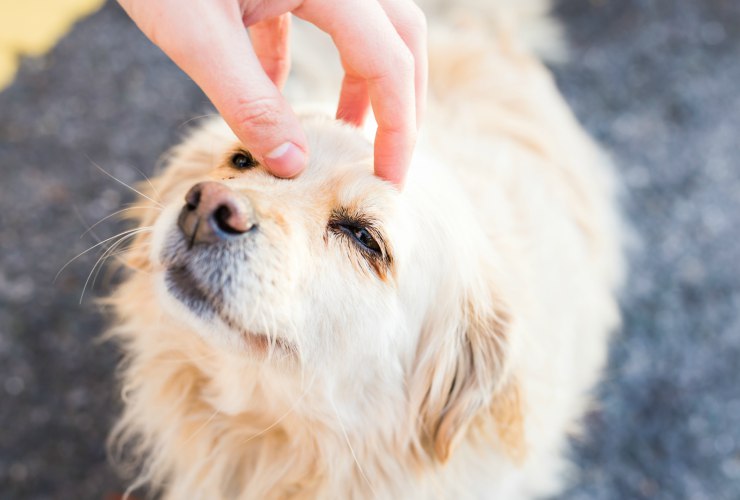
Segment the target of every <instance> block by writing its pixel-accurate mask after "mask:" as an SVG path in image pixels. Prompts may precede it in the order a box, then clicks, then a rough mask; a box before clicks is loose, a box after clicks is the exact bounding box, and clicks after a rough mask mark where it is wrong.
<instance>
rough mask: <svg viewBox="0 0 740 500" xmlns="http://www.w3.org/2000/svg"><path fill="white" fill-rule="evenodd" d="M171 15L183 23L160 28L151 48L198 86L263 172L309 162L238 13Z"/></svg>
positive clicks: (296, 168)
mask: <svg viewBox="0 0 740 500" xmlns="http://www.w3.org/2000/svg"><path fill="white" fill-rule="evenodd" d="M222 3H223V2H222ZM170 14H171V16H172V17H177V18H182V19H177V20H173V19H169V20H168V21H170V22H167V23H161V24H164V26H162V25H161V24H160V29H159V31H158V33H157V35H158V36H157V37H156V39H155V38H152V40H153V41H154V43H155V44H157V45H158V46H159V47H160V48H161V49H162V50H163V51H164V52H165V53H166V54H167V55H168V56H169V57H170V58H171V59H172V60H173V61H174V62H175V63H176V64H177V65H178V66H179V67H180V68H181V69H182V70H183V71H185V73H187V74H188V75H189V76H190V77H191V78H192V79H193V81H195V83H196V84H198V86H199V87H200V88H201V89H202V90H203V92H205V94H206V95H207V96H208V98H209V99H210V100H211V102H212V103H213V104H214V106H216V109H218V111H219V113H221V115H222V116H223V118H224V120H226V123H228V124H229V126H230V127H231V129H232V130H233V131H234V133H235V134H236V136H237V137H238V138H239V140H240V141H241V142H242V143H243V144H244V146H245V147H246V148H247V149H248V150H249V152H250V153H251V154H252V155H253V156H254V157H255V158H257V159H258V160H260V162H261V163H262V164H263V165H265V167H266V168H267V170H269V171H270V172H271V173H272V174H274V175H277V176H279V177H292V176H294V175H297V174H298V173H300V172H301V171H302V170H303V168H304V167H305V164H306V161H307V153H308V148H307V143H306V137H305V135H304V133H303V130H302V129H301V126H300V124H299V122H298V119H297V118H296V116H295V114H294V113H293V111H292V110H291V108H290V106H289V104H288V102H287V101H286V100H285V98H284V97H283V96H282V95H281V94H280V91H279V90H278V89H277V87H275V84H274V83H273V82H272V81H271V80H270V78H269V77H268V76H267V75H266V74H265V71H264V70H263V69H262V66H261V65H260V62H259V59H258V58H257V56H256V55H255V52H254V49H253V47H252V45H251V43H250V41H249V36H248V35H247V31H246V29H244V25H243V24H242V19H241V15H240V13H239V12H238V10H234V11H231V10H228V9H227V10H222V9H219V8H205V9H176V10H175V12H171V13H170ZM174 21H178V22H174Z"/></svg>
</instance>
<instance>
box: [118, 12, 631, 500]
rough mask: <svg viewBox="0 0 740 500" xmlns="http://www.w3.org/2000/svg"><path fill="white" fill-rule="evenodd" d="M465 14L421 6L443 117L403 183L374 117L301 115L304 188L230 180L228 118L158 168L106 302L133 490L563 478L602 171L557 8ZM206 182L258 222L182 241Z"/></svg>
mask: <svg viewBox="0 0 740 500" xmlns="http://www.w3.org/2000/svg"><path fill="white" fill-rule="evenodd" d="M431 3H432V4H433V2H431ZM455 5H456V8H455V11H454V12H453V11H451V10H450V9H447V8H446V7H445V6H444V5H437V4H433V5H429V6H427V7H428V9H429V10H428V12H429V15H430V21H429V22H430V26H429V29H430V58H431V61H430V72H431V74H430V85H431V93H430V102H429V113H428V117H427V119H426V121H425V129H424V131H423V135H422V140H421V142H420V145H419V147H418V149H417V152H416V154H415V157H414V159H413V164H412V167H411V170H410V174H409V178H408V181H407V185H406V188H405V190H404V191H403V192H402V193H399V192H398V191H397V190H396V189H394V188H393V187H392V186H390V185H388V184H386V183H385V182H383V181H381V180H379V179H377V178H375V177H374V176H373V175H372V145H371V144H370V142H369V141H368V140H367V139H365V138H364V136H363V134H362V133H361V132H360V131H358V130H356V129H353V128H351V127H348V126H346V125H342V124H340V123H337V122H335V121H334V120H331V119H329V118H326V117H323V116H318V115H313V114H306V115H304V116H303V118H302V120H303V125H304V128H305V130H306V133H307V135H308V139H309V144H310V148H311V160H310V162H311V163H310V165H309V167H308V169H307V170H306V171H305V172H304V173H303V174H302V175H300V176H299V177H298V178H296V179H294V180H281V179H275V178H273V177H271V176H270V175H268V174H267V173H266V172H265V171H264V170H263V169H262V168H261V167H259V166H258V167H256V168H254V169H250V170H247V171H237V170H235V169H234V168H233V166H231V165H230V162H229V158H230V157H231V155H232V154H233V153H234V152H235V151H239V150H240V148H241V146H240V144H239V143H238V141H237V140H236V139H235V137H234V136H233V134H232V132H231V131H230V130H229V129H228V128H227V127H226V126H225V125H224V123H223V122H222V121H221V120H220V119H215V120H212V121H210V122H208V123H206V124H205V125H204V126H202V127H201V128H199V129H198V130H196V131H194V132H193V133H192V135H190V136H189V137H188V138H187V139H186V140H185V141H184V142H183V143H182V144H181V145H180V146H178V147H177V148H176V149H175V150H174V151H173V153H172V155H171V157H170V159H169V161H168V162H167V166H166V168H165V170H164V172H163V173H162V174H161V175H160V176H159V177H157V178H156V179H153V181H152V187H151V188H150V189H149V191H148V196H149V197H151V198H152V199H154V200H156V204H152V207H151V209H150V210H148V211H147V212H146V214H145V215H144V216H143V217H142V219H141V220H140V221H139V223H140V226H141V227H142V228H143V229H142V232H141V234H139V235H138V237H137V240H136V242H135V243H134V244H133V245H132V247H131V249H130V251H129V253H128V262H129V264H130V267H131V268H132V269H133V271H132V272H131V273H130V274H129V276H128V277H127V279H126V281H125V282H124V283H123V284H122V285H121V286H120V287H119V288H118V290H117V291H116V292H115V294H114V295H113V296H112V297H111V298H110V304H111V305H112V306H113V308H114V310H115V313H116V317H117V322H116V325H115V327H114V328H113V329H112V332H111V336H112V337H113V338H115V340H116V341H117V342H119V343H120V345H121V348H122V349H123V351H124V353H125V361H124V363H123V365H122V368H121V376H122V383H123V399H124V402H125V409H124V414H123V416H122V417H121V419H120V421H119V423H118V425H117V426H116V428H115V430H114V432H113V435H112V442H113V444H114V448H115V449H117V450H118V451H119V452H120V454H121V455H123V456H124V457H127V461H126V463H125V465H129V466H131V467H132V469H133V470H136V471H138V476H137V477H138V481H137V482H135V483H134V486H137V485H141V484H147V485H149V487H151V488H153V489H154V490H158V491H160V492H161V494H162V496H163V497H164V498H168V499H175V498H177V499H180V498H188V499H192V498H200V499H208V500H216V499H236V498H238V499H252V498H254V499H260V498H373V497H374V498H409V499H410V498H500V499H507V500H509V499H518V498H531V497H534V496H538V495H543V494H549V493H553V492H555V491H557V489H558V488H559V487H561V486H562V484H563V480H564V478H565V476H564V465H565V463H566V461H565V459H564V458H563V452H564V447H565V445H566V442H567V437H568V435H569V433H571V432H572V431H574V430H575V429H576V428H577V422H578V419H579V417H580V416H581V415H582V414H583V412H584V411H585V410H586V408H587V406H588V404H589V391H590V389H591V388H592V386H593V385H594V383H595V382H596V380H597V378H598V375H599V372H600V370H601V368H602V366H603V364H604V360H605V354H606V347H607V341H608V334H609V332H610V331H611V330H612V329H613V328H614V327H615V326H616V325H617V323H618V312H617V306H616V304H615V299H614V291H615V288H616V287H617V286H618V283H619V280H620V275H621V263H620V262H621V261H620V251H619V242H618V237H619V227H618V218H617V215H616V210H615V205H614V192H613V191H614V187H613V180H612V176H611V172H610V168H609V165H608V163H607V161H606V160H605V159H604V157H603V155H602V154H601V152H600V151H599V149H598V148H597V147H596V146H595V145H594V143H593V142H592V141H591V140H590V139H589V138H588V137H587V136H586V134H585V133H584V132H583V131H582V129H581V128H580V127H579V125H578V124H577V122H576V121H575V119H574V118H573V116H572V114H571V113H570V111H569V110H568V109H567V107H566V105H565V104H564V102H563V100H562V98H561V97H560V95H559V94H558V92H557V90H556V88H555V86H554V85H553V82H552V79H551V77H550V75H549V73H548V71H547V70H546V69H545V68H544V67H543V66H542V64H541V63H540V62H539V61H538V60H537V58H536V57H535V56H534V55H533V50H534V49H535V48H537V47H540V48H541V47H543V46H548V47H552V46H554V44H555V41H553V38H552V37H553V36H554V35H555V34H556V33H557V30H556V29H555V28H554V27H553V26H554V25H553V24H552V23H550V22H549V21H548V20H547V18H546V17H544V13H545V10H544V8H543V6H544V3H543V2H536V1H535V2H523V1H520V2H514V1H498V2H490V1H485V2H484V1H472V0H470V1H465V2H456V3H455ZM520 33H525V34H526V36H524V37H520V36H518V34H520ZM314 76H315V78H310V77H306V78H304V81H307V82H309V85H310V84H313V85H316V82H320V81H323V80H322V79H323V78H324V76H325V75H323V74H316V75H314ZM299 86H300V85H299ZM204 180H212V181H217V182H221V183H224V184H226V185H228V186H229V187H230V188H231V189H232V190H234V191H236V192H238V193H239V194H240V195H241V196H245V197H247V199H248V200H249V201H250V203H251V205H252V206H253V207H254V210H255V213H256V218H257V220H258V222H259V230H258V231H256V232H255V233H254V234H251V233H250V235H247V236H246V237H242V238H238V239H236V240H235V241H230V242H228V243H223V244H217V245H207V246H200V247H199V246H195V247H192V248H188V246H187V242H185V241H184V238H183V236H182V234H181V233H180V231H179V229H178V227H177V223H176V219H177V214H178V212H179V211H180V209H181V207H182V205H183V203H184V201H183V198H184V195H185V193H186V192H187V191H188V189H189V188H190V187H191V186H192V185H194V184H195V183H197V182H200V181H204ZM338 217H339V218H342V217H345V218H350V219H352V220H353V221H355V222H356V221H360V222H361V223H362V224H363V225H365V226H366V227H368V228H370V230H371V233H372V234H373V236H375V237H376V239H377V240H379V241H381V242H382V244H381V252H380V255H379V256H377V255H374V256H368V255H367V253H363V251H362V249H361V248H359V247H358V245H357V244H356V242H354V241H352V240H351V238H348V237H347V235H346V234H343V233H342V232H340V231H336V227H335V226H333V225H332V224H334V222H332V221H336V219H337V218H338ZM173 269H179V270H181V271H182V270H184V271H182V272H185V273H186V275H187V276H186V277H187V279H186V280H185V282H186V283H188V284H190V285H192V290H190V292H189V293H185V295H183V291H182V289H181V288H182V285H180V289H179V292H178V291H177V290H178V289H177V287H174V288H173V285H172V279H173V278H172V273H173ZM193 290H197V296H193Z"/></svg>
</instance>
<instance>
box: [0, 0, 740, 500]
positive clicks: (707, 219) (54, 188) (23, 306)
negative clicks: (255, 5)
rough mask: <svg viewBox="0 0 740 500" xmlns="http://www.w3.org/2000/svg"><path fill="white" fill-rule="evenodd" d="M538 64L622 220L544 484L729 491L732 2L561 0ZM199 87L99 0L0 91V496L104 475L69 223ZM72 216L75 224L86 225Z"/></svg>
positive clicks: (89, 344)
mask: <svg viewBox="0 0 740 500" xmlns="http://www.w3.org/2000/svg"><path fill="white" fill-rule="evenodd" d="M559 13H560V15H561V17H562V18H563V19H564V21H565V23H566V25H567V28H568V30H569V33H570V34H571V38H572V42H573V43H572V45H573V57H572V59H571V61H570V62H569V63H567V64H565V65H562V66H560V67H558V68H556V73H557V76H558V80H559V82H560V85H561V87H562V89H563V92H564V93H565V95H566V96H567V98H568V100H569V101H570V102H571V104H572V106H573V107H574V109H575V110H576V113H577V114H578V116H579V117H580V118H581V120H582V121H583V122H584V123H585V124H586V126H587V128H588V129H589V130H590V131H591V132H592V133H593V134H594V135H595V136H596V137H597V138H598V139H599V140H600V141H601V142H602V143H603V144H604V145H605V146H606V147H607V148H608V149H609V150H610V151H611V152H612V154H613V155H614V157H615V158H616V160H617V163H618V165H619V170H620V172H621V175H622V178H623V179H624V183H625V185H626V187H627V196H626V199H625V206H626V211H627V213H628V214H629V216H630V217H631V219H632V221H633V224H634V226H635V228H636V232H637V236H638V238H639V240H640V245H639V248H638V249H637V250H636V251H635V252H634V255H633V257H632V266H633V273H632V275H631V278H630V280H629V284H628V287H627V290H626V293H625V297H624V300H623V306H624V314H625V326H624V331H623V332H622V333H621V334H620V335H619V337H618V338H617V339H616V340H615V342H614V347H613V351H612V356H611V363H610V367H609V370H608V373H607V376H606V381H605V383H604V384H603V385H602V387H601V389H600V396H601V401H602V404H601V406H600V409H599V410H598V411H595V412H594V413H593V414H592V415H591V416H590V417H589V418H588V420H587V424H588V425H587V428H586V431H587V432H586V433H585V437H584V438H583V439H582V441H580V442H577V443H575V446H574V450H573V455H574V457H575V461H576V463H577V464H578V467H577V468H576V474H575V477H574V482H573V486H572V487H571V488H570V489H569V490H568V491H567V492H566V493H565V494H563V496H562V498H565V499H633V498H634V499H640V498H660V499H662V498H665V499H682V498H692V499H694V498H695V499H711V500H715V499H717V500H721V499H728V500H736V499H739V498H740V425H739V424H740V389H739V388H738V376H737V369H736V367H737V366H738V364H739V363H740V314H738V311H739V310H740V282H739V280H738V278H739V277H740V265H738V262H740V242H739V240H738V237H737V229H736V227H737V226H738V224H739V223H740V164H738V163H739V161H740V160H738V158H740V134H739V133H738V132H739V131H740V92H739V91H738V88H740V3H738V2H737V1H735V0H725V1H723V0H703V1H699V0H601V1H596V0H593V1H592V2H588V1H586V0H568V1H565V2H562V4H561V6H560V8H559ZM209 109H210V108H209V105H208V102H207V100H206V99H205V98H204V97H203V95H202V94H201V93H200V92H199V91H198V89H197V88H196V87H195V86H194V85H193V84H192V83H191V82H190V81H189V80H188V79H187V78H186V77H185V76H184V75H183V74H182V73H180V72H179V71H178V70H177V69H176V68H175V67H174V66H173V65H172V64H171V63H169V62H168V61H167V60H166V59H165V58H164V56H162V55H161V54H160V53H159V52H158V51H157V50H156V49H155V48H153V47H152V46H151V45H150V44H149V43H148V42H147V41H146V40H145V39H144V38H143V36H142V35H141V34H140V33H139V32H138V31H137V30H136V29H135V28H134V26H133V25H132V24H131V23H130V22H129V21H128V19H127V18H126V17H125V15H124V14H123V13H122V12H121V11H120V9H119V8H118V7H117V6H116V5H115V4H109V5H107V6H106V7H105V8H104V9H103V10H102V11H100V12H99V13H98V14H96V15H94V16H92V17H91V18H89V19H87V20H85V21H83V22H81V23H80V24H79V25H78V26H77V27H76V28H75V29H74V30H73V32H72V33H71V34H70V35H69V36H67V37H66V38H65V39H64V40H63V41H62V42H61V43H60V44H59V45H58V46H57V47H56V49H54V50H53V51H52V53H51V54H49V55H48V56H45V57H43V58H40V59H35V60H29V61H26V62H25V63H24V64H23V67H22V69H21V72H20V74H19V77H18V78H17V79H16V82H15V83H14V84H13V85H12V86H11V87H10V88H8V89H7V90H5V91H3V92H2V93H0V186H1V187H2V189H1V190H0V398H1V399H0V498H10V499H16V498H18V499H25V498H34V499H42V498H44V499H45V498H60V499H88V498H90V499H99V498H102V497H103V496H104V495H105V493H106V492H109V491H115V490H120V489H121V483H120V481H119V480H118V479H117V478H116V475H115V474H114V473H113V471H112V470H111V469H110V467H109V466H108V465H107V463H106V457H105V451H104V442H105V436H106V433H107V430H108V429H109V427H110V424H111V421H112V418H113V416H114V415H115V413H116V411H117V408H118V406H119V403H118V394H117V391H116V389H115V385H114V380H113V370H114V366H115V364H116V360H117V354H116V352H115V351H114V349H113V348H112V347H111V346H109V345H105V344H103V345H101V344H99V343H96V342H95V338H96V336H97V335H98V334H99V332H101V331H102V330H103V328H104V320H103V318H102V316H101V315H100V314H99V311H98V308H97V307H96V305H95V303H94V301H93V300H92V299H91V297H93V296H100V295H103V294H105V292H106V290H108V289H109V287H110V283H111V282H112V281H113V280H114V279H115V278H112V277H110V276H107V275H105V273H103V274H102V275H101V276H100V277H99V278H98V281H97V283H96V284H95V287H94V288H93V290H92V292H88V293H87V294H86V296H85V298H84V300H83V302H82V305H80V304H79V303H78V302H79V300H80V292H81V290H82V288H83V284H84V283H85V280H86V278H87V275H88V272H89V271H90V269H91V268H92V266H93V264H94V263H95V259H96V256H95V255H93V254H94V253H95V252H94V251H93V252H90V253H89V254H87V255H85V256H83V257H81V258H80V259H78V260H76V261H74V262H73V263H72V264H70V265H69V266H68V267H67V268H66V269H65V270H64V271H63V272H62V273H61V275H60V276H59V278H58V279H57V281H56V282H54V275H55V274H56V273H57V271H58V270H59V269H60V268H61V267H62V265H64V263H65V262H66V261H67V260H68V259H70V258H71V257H73V256H74V255H76V254H77V253H79V252H82V251H83V250H85V249H86V248H88V247H89V246H90V245H92V244H94V243H95V242H96V238H103V237H106V236H108V235H110V234H113V231H115V230H116V228H118V229H120V228H121V226H117V225H116V224H114V223H111V224H102V225H101V226H102V227H104V229H98V228H96V229H95V230H94V231H93V232H91V233H88V234H87V235H85V236H83V237H82V238H80V235H81V234H82V233H83V232H84V231H85V228H86V227H87V226H89V225H90V224H92V223H94V222H95V221H97V220H98V219H100V218H101V217H103V216H104V215H106V214H108V213H111V212H113V211H115V210H117V209H118V208H119V207H120V205H121V204H122V203H126V202H128V201H130V200H131V199H132V197H131V196H130V193H128V192H126V190H125V189H124V188H123V187H121V186H120V185H118V184H116V183H115V182H113V181H111V180H110V179H109V178H106V176H105V175H103V174H101V173H100V172H99V171H98V170H97V169H96V168H95V167H94V166H92V162H95V163H98V164H100V165H102V166H103V167H105V169H106V170H108V171H109V172H112V173H113V174H114V175H116V176H117V177H119V178H121V179H123V180H125V181H127V182H131V181H135V180H137V179H139V178H140V174H139V173H138V172H137V171H136V169H135V168H134V167H136V168H140V169H142V170H144V171H146V172H151V170H152V169H153V166H154V165H155V163H156V160H157V158H158V157H159V155H160V154H161V153H162V152H163V151H164V150H165V149H166V148H167V147H168V146H170V145H172V144H173V143H175V142H176V141H177V139H178V137H180V136H181V135H182V132H183V131H184V129H185V128H186V127H185V126H184V125H183V124H184V123H185V122H187V121H188V120H189V119H191V118H192V117H194V116H197V115H200V114H203V113H204V112H206V113H207V112H209ZM93 233H94V234H93Z"/></svg>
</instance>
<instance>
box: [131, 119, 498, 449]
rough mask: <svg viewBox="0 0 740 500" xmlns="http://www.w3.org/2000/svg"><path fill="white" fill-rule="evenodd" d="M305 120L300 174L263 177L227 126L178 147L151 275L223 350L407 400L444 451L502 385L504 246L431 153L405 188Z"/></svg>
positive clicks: (167, 302) (321, 125)
mask: <svg viewBox="0 0 740 500" xmlns="http://www.w3.org/2000/svg"><path fill="white" fill-rule="evenodd" d="M304 128H305V129H306V132H307V134H308V137H309V143H310V145H311V163H310V165H309V166H308V168H307V169H306V171H305V172H304V173H302V174H301V175H300V176H298V177H297V178H295V179H277V178H275V177H273V176H272V175H270V174H269V173H267V172H266V171H265V169H264V168H263V167H262V166H261V165H259V164H258V163H257V162H256V161H255V160H254V159H253V158H252V156H251V155H250V154H249V152H248V151H246V150H244V149H243V148H242V147H241V145H240V143H239V142H238V141H237V140H236V138H235V137H234V136H233V134H232V133H231V132H230V131H229V130H228V129H227V128H226V126H225V125H223V124H222V123H221V122H214V123H212V124H210V125H208V126H207V127H205V128H204V129H202V130H201V131H199V132H198V133H197V134H196V135H195V136H193V137H192V138H190V139H189V140H188V141H186V142H185V143H184V145H183V146H181V148H180V149H179V150H176V151H175V153H174V156H173V159H172V160H171V161H170V164H169V167H168V169H167V171H166V172H165V173H164V175H163V176H161V177H160V178H159V179H158V180H156V181H155V190H153V195H154V196H157V197H158V199H159V201H160V203H161V204H162V206H163V208H162V210H161V211H153V212H152V213H151V214H150V217H149V218H150V220H145V221H144V224H151V226H152V228H153V229H152V232H151V234H150V235H148V236H147V238H148V239H149V242H150V244H149V245H148V246H147V249H148V251H147V254H146V255H143V256H139V257H140V258H141V259H142V260H144V261H145V264H144V266H145V267H146V268H147V276H149V278H148V279H151V280H153V281H152V282H151V283H152V286H154V287H156V289H157V294H156V297H157V300H158V301H159V302H160V307H161V309H163V310H164V311H165V312H166V316H167V318H168V319H167V321H171V322H174V323H178V324H182V325H183V326H185V327H187V328H186V330H192V332H191V333H185V334H195V335H199V336H200V337H202V338H203V339H204V340H205V341H206V342H207V343H209V344H210V345H212V346H213V349H214V351H215V352H228V353H229V355H234V354H236V355H237V356H241V357H243V358H244V359H248V360H251V361H252V362H254V363H260V364H263V365H265V366H269V367H272V368H271V369H275V370H277V371H279V372H280V373H281V374H282V375H283V376H286V377H288V379H289V378H290V374H291V373H293V374H296V380H298V379H299V378H300V379H301V380H303V379H304V378H305V376H306V374H307V373H308V374H309V375H310V376H311V377H313V378H317V379H319V380H323V381H324V382H325V383H331V384H333V385H335V386H337V387H340V386H341V388H338V389H337V390H336V392H338V393H343V394H352V395H354V396H350V397H356V398H358V399H362V398H363V397H367V394H370V393H373V392H374V391H379V392H381V393H382V394H385V395H389V397H391V398H394V399H395V400H397V401H405V402H406V403H407V404H408V405H409V408H405V409H404V413H408V412H410V413H411V414H414V413H415V414H416V415H415V416H414V417H413V418H414V419H415V421H416V420H418V421H427V420H428V422H427V425H428V426H429V427H430V428H428V429H425V430H424V433H426V435H427V436H431V443H430V446H431V447H432V448H433V449H434V450H435V452H436V454H437V455H438V456H439V457H440V458H445V457H446V456H447V454H448V453H449V448H450V446H451V444H452V441H454V439H455V436H456V435H458V434H459V433H460V430H461V429H462V428H463V427H464V426H465V425H467V423H468V422H469V421H470V420H471V419H472V418H474V416H475V414H476V413H477V411H478V409H480V408H482V407H484V406H487V405H488V404H489V403H490V398H491V397H492V395H493V393H494V390H493V389H494V387H496V384H498V383H499V382H500V381H501V380H503V375H502V373H503V368H502V367H503V366H504V362H503V360H504V357H505V354H504V351H505V344H506V338H505V336H506V335H505V332H504V326H505V323H506V318H505V312H504V311H503V306H502V304H501V303H500V301H499V297H498V295H497V293H496V292H495V290H494V287H493V283H492V282H493V281H495V279H494V278H493V273H492V268H493V267H495V266H493V265H492V263H493V260H495V259H492V257H493V254H490V252H489V250H490V249H488V248H487V243H486V239H485V238H484V236H483V231H482V230H481V228H480V227H479V225H478V224H477V223H476V222H475V214H474V213H473V211H472V209H471V208H470V207H469V206H468V204H467V202H466V201H465V199H464V197H462V196H461V195H460V192H459V191H458V188H456V187H455V186H454V183H451V182H450V179H449V178H448V177H447V176H446V174H445V173H444V172H443V171H441V170H440V169H438V168H436V167H434V165H433V163H430V162H426V163H425V164H424V165H423V166H422V165H418V164H417V165H415V166H413V167H412V173H411V177H410V181H409V187H408V188H407V189H406V190H405V191H403V192H400V191H399V190H398V189H397V188H395V187H394V186H392V185H390V184H388V183H386V182H384V181H382V180H380V179H378V178H376V177H375V176H374V175H373V173H372V155H373V150H372V145H371V144H370V143H369V142H367V141H366V140H365V139H364V138H362V136H361V135H360V134H359V133H358V132H357V131H356V130H354V129H351V128H349V127H346V126H341V125H339V124H337V123H335V122H333V121H329V120H325V119H316V118H308V119H305V120H304ZM421 168H423V169H424V171H423V172H422V171H420V170H421ZM413 170H416V171H415V172H414V171H413ZM154 191H156V192H154ZM486 377H489V380H484V379H485V378H486ZM344 389H347V390H344ZM363 394H364V396H363ZM347 403H348V404H352V402H351V401H348V402H347Z"/></svg>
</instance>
